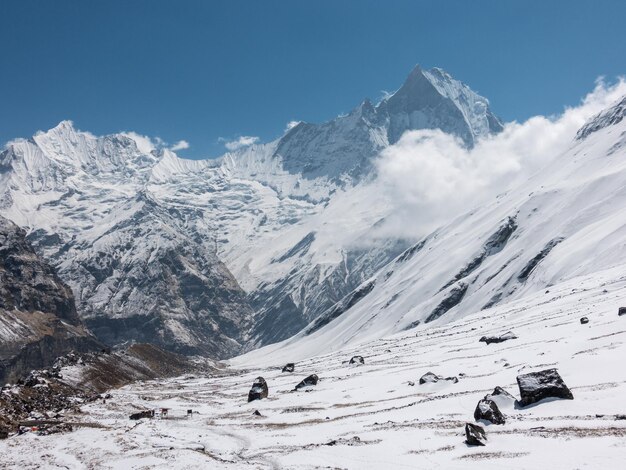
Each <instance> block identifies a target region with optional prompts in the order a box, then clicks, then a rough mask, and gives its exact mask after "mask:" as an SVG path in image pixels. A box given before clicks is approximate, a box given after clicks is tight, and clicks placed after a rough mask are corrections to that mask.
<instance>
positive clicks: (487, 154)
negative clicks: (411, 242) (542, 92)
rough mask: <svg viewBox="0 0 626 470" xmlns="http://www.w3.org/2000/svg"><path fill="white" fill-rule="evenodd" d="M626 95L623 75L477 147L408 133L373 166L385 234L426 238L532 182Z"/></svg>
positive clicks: (444, 136)
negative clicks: (382, 199) (386, 211)
mask: <svg viewBox="0 0 626 470" xmlns="http://www.w3.org/2000/svg"><path fill="white" fill-rule="evenodd" d="M625 94H626V82H625V81H624V79H623V78H620V79H619V80H618V81H617V82H616V83H615V84H612V85H607V84H606V83H605V82H604V81H603V80H601V79H599V80H598V81H597V82H596V86H595V89H594V90H593V91H592V92H591V93H589V94H588V95H587V96H586V97H585V98H584V99H583V100H582V101H581V103H580V105H578V106H576V107H572V108H566V109H565V110H564V111H563V113H562V114H560V115H559V116H554V117H545V116H535V117H532V118H530V119H528V120H527V121H525V122H522V123H518V122H511V123H507V124H506V125H505V127H504V130H503V131H502V132H501V133H500V134H498V135H495V136H490V137H487V138H484V139H482V140H480V141H479V142H478V143H477V144H476V145H475V146H474V148H472V149H466V148H464V147H463V145H462V142H461V141H460V140H459V139H457V138H455V137H453V136H450V135H448V134H444V133H443V132H441V131H439V130H420V131H409V132H407V133H405V134H404V135H403V136H402V138H401V139H400V140H399V141H398V142H397V143H396V144H394V145H392V146H390V147H388V148H387V149H385V150H384V151H383V152H382V153H381V155H380V157H379V159H378V160H377V162H376V166H377V173H378V177H377V180H376V181H375V182H374V183H373V184H376V185H380V191H381V194H384V195H385V196H386V197H387V198H388V199H389V203H390V204H391V206H392V211H391V216H390V217H388V218H387V223H386V224H385V225H384V226H383V228H382V231H383V232H386V233H381V235H394V236H406V237H421V236H423V235H425V234H426V233H428V232H430V231H432V230H434V229H435V228H436V227H437V226H439V225H441V224H442V223H445V222H446V221H449V220H451V219H452V218H454V217H455V216H457V215H460V214H462V213H463V212H465V211H467V210H469V209H471V208H472V207H475V206H477V205H479V204H480V203H483V202H485V201H487V200H489V199H490V198H493V197H495V196H496V195H497V194H498V193H500V192H502V191H504V190H506V189H507V188H511V187H512V186H514V185H515V184H517V183H520V182H522V181H524V180H525V179H527V178H528V177H529V176H530V175H531V174H533V173H534V172H536V171H537V170H539V169H540V168H541V167H543V166H544V165H546V164H547V163H549V162H550V161H551V160H552V159H553V158H555V157H557V156H558V155H559V154H561V153H562V152H564V151H565V150H567V148H568V147H570V146H571V145H572V144H573V139H574V137H575V135H576V132H577V130H578V129H579V128H580V127H581V126H582V125H583V124H584V123H585V122H586V121H587V120H588V119H590V118H591V117H593V116H594V115H595V114H597V113H598V112H600V111H601V110H603V109H605V108H606V107H608V106H610V105H611V104H613V103H614V102H615V101H617V100H618V99H619V98H621V97H622V96H623V95H625Z"/></svg>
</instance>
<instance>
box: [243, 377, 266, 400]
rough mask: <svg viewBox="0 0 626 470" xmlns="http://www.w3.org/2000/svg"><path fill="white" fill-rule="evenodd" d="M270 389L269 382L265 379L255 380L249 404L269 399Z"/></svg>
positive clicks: (249, 396) (249, 394)
mask: <svg viewBox="0 0 626 470" xmlns="http://www.w3.org/2000/svg"><path fill="white" fill-rule="evenodd" d="M267 394H268V389H267V382H266V381H265V379H264V378H263V377H257V378H256V379H254V383H253V384H252V388H251V389H250V391H249V392H248V403H249V402H251V401H254V400H261V399H262V398H267Z"/></svg>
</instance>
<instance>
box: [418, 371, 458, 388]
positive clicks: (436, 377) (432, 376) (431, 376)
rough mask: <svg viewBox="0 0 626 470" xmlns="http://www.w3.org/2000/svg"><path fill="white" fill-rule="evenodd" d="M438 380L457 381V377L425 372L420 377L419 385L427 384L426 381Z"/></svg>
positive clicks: (433, 381)
mask: <svg viewBox="0 0 626 470" xmlns="http://www.w3.org/2000/svg"><path fill="white" fill-rule="evenodd" d="M440 380H448V381H450V382H452V383H457V382H458V381H459V379H457V378H456V377H442V376H441V375H437V374H434V373H432V372H426V373H425V374H424V375H422V376H421V377H420V381H419V382H420V385H424V384H428V383H437V382H439V381H440Z"/></svg>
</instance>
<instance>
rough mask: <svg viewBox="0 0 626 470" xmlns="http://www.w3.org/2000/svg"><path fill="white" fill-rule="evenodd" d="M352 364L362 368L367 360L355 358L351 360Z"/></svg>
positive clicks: (359, 357)
mask: <svg viewBox="0 0 626 470" xmlns="http://www.w3.org/2000/svg"><path fill="white" fill-rule="evenodd" d="M350 364H356V365H358V366H361V365H363V364H365V359H363V356H353V357H352V358H351V359H350Z"/></svg>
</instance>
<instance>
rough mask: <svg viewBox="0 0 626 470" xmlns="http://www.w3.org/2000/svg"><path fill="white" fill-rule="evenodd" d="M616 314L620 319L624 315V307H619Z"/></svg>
mask: <svg viewBox="0 0 626 470" xmlns="http://www.w3.org/2000/svg"><path fill="white" fill-rule="evenodd" d="M617 314H618V315H619V316H620V317H621V316H622V315H626V307H620V308H619V310H618V311H617Z"/></svg>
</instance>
